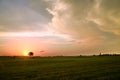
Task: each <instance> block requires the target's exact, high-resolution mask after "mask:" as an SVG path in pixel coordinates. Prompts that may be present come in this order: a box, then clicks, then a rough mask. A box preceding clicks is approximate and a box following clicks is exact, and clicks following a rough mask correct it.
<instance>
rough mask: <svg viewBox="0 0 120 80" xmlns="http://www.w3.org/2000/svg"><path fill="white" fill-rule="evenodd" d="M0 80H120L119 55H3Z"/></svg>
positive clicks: (0, 64)
mask: <svg viewBox="0 0 120 80" xmlns="http://www.w3.org/2000/svg"><path fill="white" fill-rule="evenodd" d="M0 80H120V56H74V57H62V56H61V57H2V56H1V57H0Z"/></svg>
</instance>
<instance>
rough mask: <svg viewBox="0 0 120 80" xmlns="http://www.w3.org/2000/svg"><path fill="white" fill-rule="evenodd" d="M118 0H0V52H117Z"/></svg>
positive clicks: (119, 36)
mask: <svg viewBox="0 0 120 80" xmlns="http://www.w3.org/2000/svg"><path fill="white" fill-rule="evenodd" d="M119 4H120V0H0V56H23V55H24V56H25V55H26V54H27V53H28V52H30V51H32V52H34V55H35V56H61V55H62V56H77V55H93V54H100V53H103V54H105V53H112V54H113V53H115V54H119V53H120V10H119V9H120V5H119Z"/></svg>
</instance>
